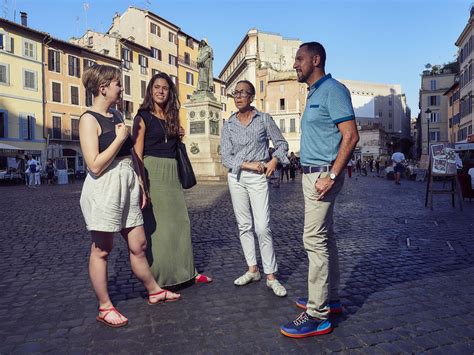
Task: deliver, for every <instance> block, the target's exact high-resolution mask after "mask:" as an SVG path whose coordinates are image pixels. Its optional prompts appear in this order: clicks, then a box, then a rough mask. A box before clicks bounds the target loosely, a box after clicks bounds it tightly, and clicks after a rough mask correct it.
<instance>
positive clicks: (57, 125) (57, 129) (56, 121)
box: [52, 116, 61, 139]
mask: <svg viewBox="0 0 474 355" xmlns="http://www.w3.org/2000/svg"><path fill="white" fill-rule="evenodd" d="M52 138H53V139H61V116H53V137H52Z"/></svg>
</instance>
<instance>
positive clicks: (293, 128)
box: [290, 118, 296, 132]
mask: <svg viewBox="0 0 474 355" xmlns="http://www.w3.org/2000/svg"><path fill="white" fill-rule="evenodd" d="M290 132H296V119H294V118H291V119H290Z"/></svg>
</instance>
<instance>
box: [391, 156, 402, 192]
mask: <svg viewBox="0 0 474 355" xmlns="http://www.w3.org/2000/svg"><path fill="white" fill-rule="evenodd" d="M404 163H405V154H403V153H402V152H399V151H396V152H395V153H393V154H392V164H393V172H394V173H395V184H396V185H400V177H401V175H402V174H403V173H404V172H405V166H404V165H403V164H404Z"/></svg>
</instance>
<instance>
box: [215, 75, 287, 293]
mask: <svg viewBox="0 0 474 355" xmlns="http://www.w3.org/2000/svg"><path fill="white" fill-rule="evenodd" d="M232 95H233V96H234V102H235V106H236V107H237V109H238V111H237V112H236V113H234V114H233V115H232V116H231V117H230V118H229V120H228V121H226V122H225V123H224V126H223V127H222V135H221V147H222V164H223V165H224V166H225V167H226V168H228V169H229V173H228V175H227V177H228V184H229V190H230V196H231V199H232V206H233V208H234V213H235V217H236V219H237V225H238V227H239V236H240V243H241V245H242V249H243V251H244V255H245V259H246V261H247V266H248V270H247V272H245V274H243V275H242V276H240V277H239V278H237V279H236V280H235V281H234V284H235V285H237V286H243V285H247V284H248V283H250V282H252V281H258V280H260V278H261V276H260V272H259V269H258V266H257V257H256V253H255V237H254V233H253V231H252V226H254V228H255V234H257V239H258V244H259V246H260V254H261V256H262V264H263V271H264V273H265V274H266V275H267V282H266V283H267V287H269V288H271V289H272V290H273V292H274V293H275V295H277V296H286V289H285V287H284V286H283V285H282V284H281V283H280V282H279V281H278V280H277V279H276V277H275V273H276V272H277V271H278V266H277V262H276V257H275V250H274V249H273V240H272V231H271V230H270V206H269V191H268V183H267V179H266V178H267V177H270V176H271V175H272V174H273V173H274V172H275V171H276V167H277V164H278V163H285V164H288V163H289V161H288V158H287V155H288V143H287V142H286V140H285V138H283V135H282V134H281V132H280V129H279V128H278V126H277V125H276V124H275V121H274V120H273V118H272V117H271V116H270V115H268V114H267V113H264V112H260V111H258V110H257V109H256V108H255V107H253V106H251V103H252V102H253V100H254V98H255V87H254V86H253V84H252V83H251V82H250V81H248V80H241V81H239V82H238V83H237V85H236V87H235V90H234V92H233V93H232ZM268 138H269V139H271V140H272V142H273V145H274V147H275V150H274V152H273V155H271V156H270V153H269V150H268ZM278 183H279V179H278Z"/></svg>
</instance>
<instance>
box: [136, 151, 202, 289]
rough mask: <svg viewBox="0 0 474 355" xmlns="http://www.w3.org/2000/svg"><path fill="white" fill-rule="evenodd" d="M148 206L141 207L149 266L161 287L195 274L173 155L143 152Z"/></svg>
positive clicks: (183, 202)
mask: <svg viewBox="0 0 474 355" xmlns="http://www.w3.org/2000/svg"><path fill="white" fill-rule="evenodd" d="M144 163H145V171H146V175H147V180H148V186H149V188H150V196H151V206H150V207H148V208H146V209H145V210H144V211H143V218H144V222H145V224H144V227H145V233H146V236H147V242H148V245H147V258H148V262H149V264H150V269H151V272H152V273H153V275H154V276H155V279H156V281H157V282H158V284H159V285H160V286H161V287H167V286H174V285H178V284H182V283H184V282H187V281H190V280H192V279H194V278H195V277H196V276H197V272H196V269H195V267H194V257H193V246H192V243H191V224H190V222H189V215H188V208H187V207H186V201H185V200H184V192H183V189H182V187H181V183H180V182H179V178H178V170H177V167H176V160H175V159H167V158H156V157H152V156H145V158H144Z"/></svg>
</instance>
